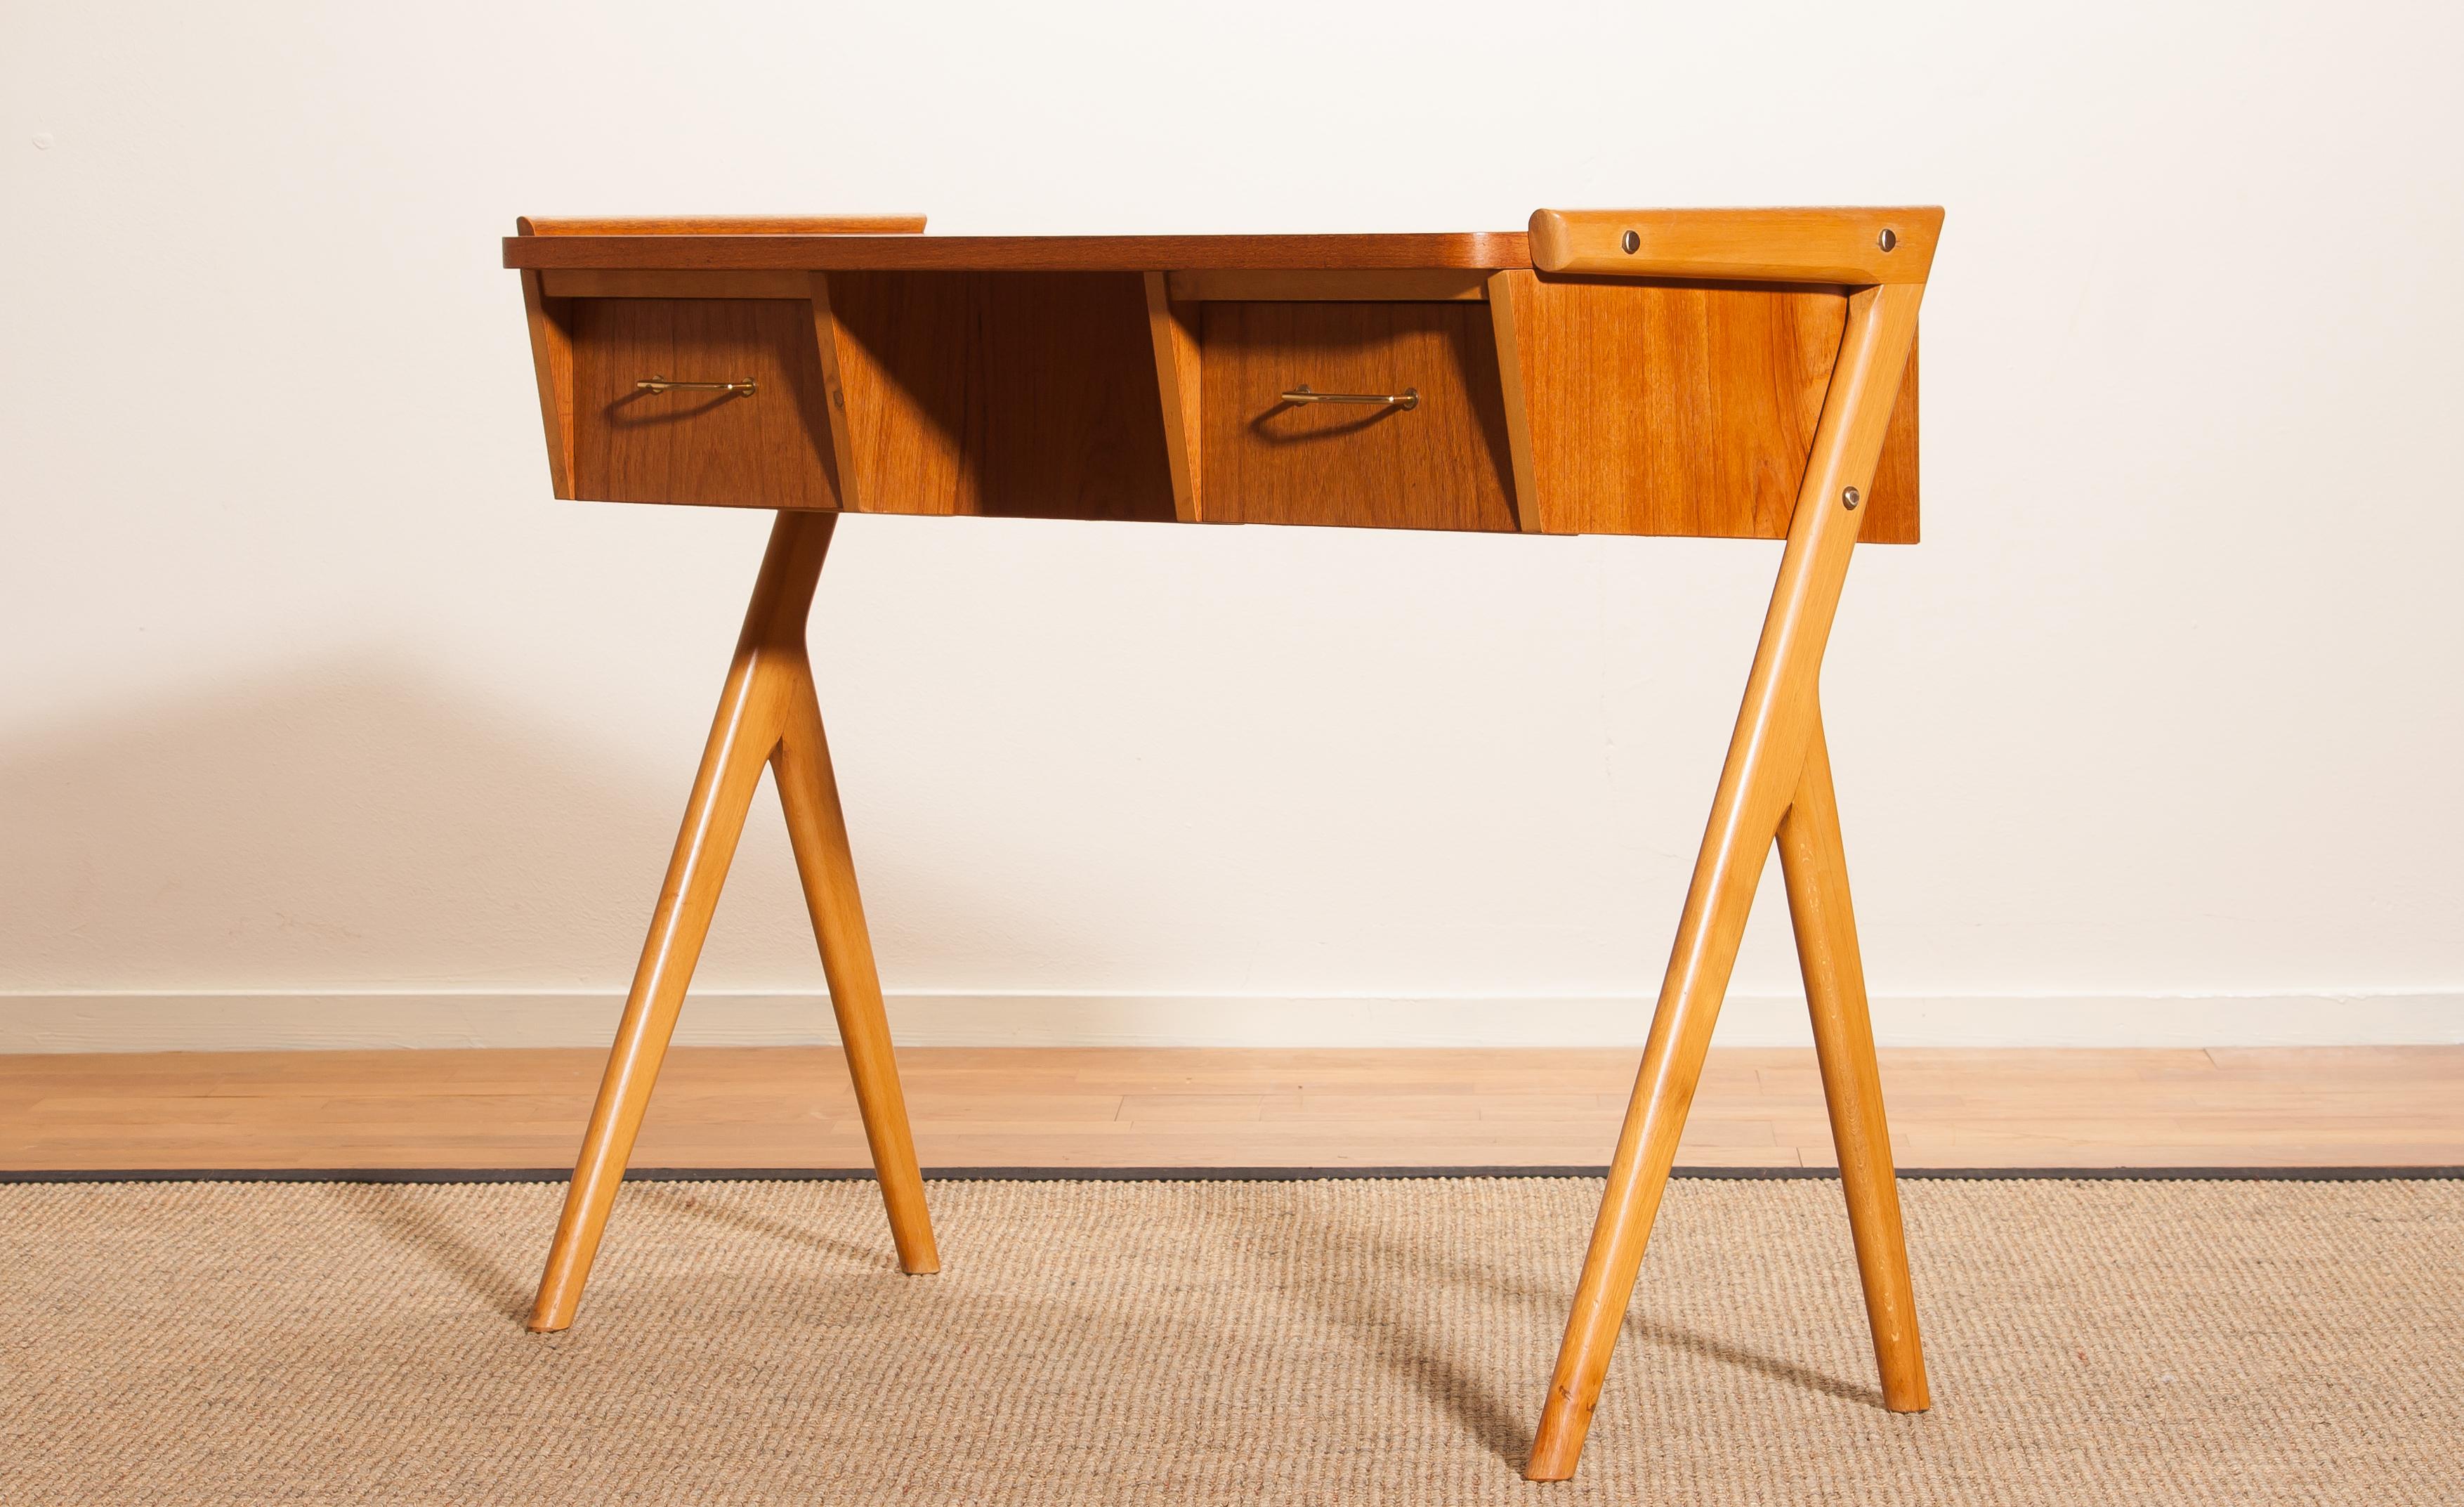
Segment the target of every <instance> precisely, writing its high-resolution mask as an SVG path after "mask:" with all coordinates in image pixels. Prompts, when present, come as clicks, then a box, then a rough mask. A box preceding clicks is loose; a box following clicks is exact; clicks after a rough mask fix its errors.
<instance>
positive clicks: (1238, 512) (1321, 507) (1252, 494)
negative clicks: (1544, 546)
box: [1199, 303, 1515, 530]
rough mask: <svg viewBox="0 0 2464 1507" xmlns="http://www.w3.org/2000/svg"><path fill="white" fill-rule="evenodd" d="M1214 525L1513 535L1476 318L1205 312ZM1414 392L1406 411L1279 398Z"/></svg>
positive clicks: (1415, 310)
mask: <svg viewBox="0 0 2464 1507" xmlns="http://www.w3.org/2000/svg"><path fill="white" fill-rule="evenodd" d="M1202 307H1203V309H1204V314H1203V316H1202V326H1201V332H1200V336H1199V365H1200V369H1201V371H1202V373H1203V377H1202V380H1201V384H1200V388H1199V416H1200V434H1201V440H1200V452H1201V466H1202V476H1203V479H1202V481H1201V483H1200V487H1199V491H1200V494H1201V495H1202V496H1203V498H1204V499H1205V513H1206V518H1207V520H1208V521H1210V522H1229V523H1331V524H1348V525H1354V526H1362V527H1373V528H1444V529H1496V530H1511V529H1512V528H1513V527H1514V526H1515V524H1514V508H1513V503H1512V500H1511V497H1512V492H1511V487H1512V479H1511V472H1510V466H1511V462H1510V459H1509V455H1510V452H1509V447H1508V444H1507V430H1506V407H1505V398H1504V395H1503V393H1502V391H1501V390H1500V385H1499V381H1498V369H1497V347H1496V345H1495V343H1494V340H1493V337H1492V335H1491V333H1490V329H1489V322H1488V310H1487V307H1486V305H1485V304H1481V303H1209V304H1205V305H1203V306H1202ZM1302 384H1307V385H1308V386H1309V387H1310V388H1314V389H1315V390H1317V391H1320V392H1400V391H1402V390H1404V389H1405V388H1418V389H1419V394H1420V401H1419V407H1417V408H1414V409H1410V410H1402V409H1373V408H1365V407H1350V406H1339V405H1334V404H1324V405H1312V406H1301V405H1295V404H1287V403H1285V402H1283V401H1281V400H1280V399H1279V398H1278V397H1277V394H1278V393H1281V392H1283V391H1285V390H1287V389H1288V388H1294V387H1296V386H1299V385H1302Z"/></svg>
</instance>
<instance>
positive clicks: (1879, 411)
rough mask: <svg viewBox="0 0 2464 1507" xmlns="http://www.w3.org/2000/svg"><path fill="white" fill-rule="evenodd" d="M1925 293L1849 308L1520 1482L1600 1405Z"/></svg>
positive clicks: (1544, 1464) (1894, 291)
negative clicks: (1851, 493)
mask: <svg viewBox="0 0 2464 1507" xmlns="http://www.w3.org/2000/svg"><path fill="white" fill-rule="evenodd" d="M1924 291H1925V290H1924V287H1923V285H1922V284H1889V285H1884V286H1881V287H1873V288H1862V289H1859V290H1858V291H1857V292H1855V293H1853V294H1851V295H1850V297H1849V300H1848V323H1847V328H1846V330H1845V331H1844V333H1843V334H1842V336H1841V339H1840V347H1839V359H1838V362H1837V365H1836V366H1834V368H1833V371H1832V379H1831V388H1830V392H1829V394H1828V395H1827V396H1826V397H1825V399H1824V401H1823V406H1822V419H1821V422H1820V424H1819V425H1818V426H1817V427H1816V429H1815V436H1814V448H1813V452H1812V454H1811V455H1810V456H1809V457H1808V460H1807V463H1806V471H1805V480H1804V485H1803V487H1802V488H1801V489H1800V491H1799V492H1798V495H1797V502H1796V511H1795V514H1794V515H1793V518H1792V519H1791V521H1790V524H1789V535H1788V549H1787V552H1786V553H1785V554H1783V555H1782V556H1781V558H1780V567H1779V581H1778V583H1777V585H1776V586H1775V587H1774V588H1773V589H1772V593H1771V609H1770V611H1769V612H1768V613H1767V614H1766V615H1765V616H1764V619H1763V633H1762V640H1761V642H1760V643H1759V644H1758V645H1757V646H1756V648H1755V650H1754V664H1753V669H1752V671H1751V672H1750V673H1749V675H1748V676H1747V677H1746V695H1745V701H1744V704H1743V705H1742V706H1741V707H1740V708H1739V709H1738V713H1737V727H1736V732H1735V733H1734V735H1733V736H1732V737H1731V738H1730V740H1729V742H1728V757H1727V764H1726V765H1723V766H1722V768H1721V771H1720V787H1719V791H1718V793H1717V794H1716V795H1714V796H1713V797H1712V801H1711V820H1710V825H1709V829H1708V830H1707V831H1705V833H1704V836H1703V848H1702V852H1701V853H1700V854H1699V855H1698V856H1697V857H1696V859H1695V863H1694V878H1693V882H1692V884H1691V885H1690V886H1689V887H1688V889H1687V891H1686V895H1685V910H1684V913H1683V916H1681V917H1680V918H1679V920H1678V923H1677V942H1676V945H1675V946H1674V948H1672V949H1671V951H1670V954H1669V959H1668V972H1667V975H1666V977H1665V979H1664V980H1663V981H1662V983H1661V989H1660V1005H1659V1008H1658V1011H1657V1012H1656V1013H1655V1014H1654V1016H1653V1017H1652V1023H1651V1034H1650V1036H1649V1038H1648V1039H1647V1040H1646V1041H1645V1043H1644V1046H1643V1053H1642V1070H1641V1072H1640V1074H1639V1075H1638V1077H1637V1079H1636V1082H1635V1090H1634V1098H1633V1101H1632V1102H1631V1104H1630V1105H1629V1106H1628V1108H1627V1110H1626V1118H1625V1126H1624V1129H1623V1130H1622V1131H1620V1132H1619V1134H1618V1136H1617V1154H1616V1156H1615V1157H1614V1159H1613V1160H1612V1161H1611V1163H1610V1165H1609V1177H1608V1188H1607V1191H1606V1193H1605V1194H1604V1195H1603V1197H1602V1198H1601V1201H1600V1212H1599V1218H1598V1220H1597V1222H1596V1223H1595V1225H1594V1226H1593V1228H1592V1243H1591V1249H1590V1251H1589V1252H1587V1253H1586V1254H1585V1256H1584V1258H1583V1274H1582V1278H1581V1280H1580V1282H1579V1283H1578V1284H1577V1286H1576V1288H1575V1292H1574V1305H1573V1313H1572V1314H1571V1315H1570V1316H1569V1317H1568V1319H1567V1321H1566V1338H1565V1341H1564V1343H1563V1344H1562V1345H1561V1346H1560V1347H1559V1349H1558V1352H1557V1367H1556V1372H1555V1374H1554V1376H1553V1377H1552V1378H1551V1381H1550V1384H1549V1397H1548V1401H1547V1403H1546V1405H1545V1406H1544V1407H1543V1408H1542V1410H1541V1414H1540V1427H1539V1429H1538V1431H1537V1433H1536V1434H1535V1436H1534V1438H1533V1440H1532V1445H1531V1458H1530V1461H1529V1464H1528V1465H1526V1466H1525V1468H1524V1474H1525V1475H1526V1476H1527V1477H1529V1479H1532V1480H1535V1481H1553V1480H1564V1479H1565V1478H1567V1477H1568V1476H1571V1475H1573V1474H1574V1465H1575V1462H1576V1461H1577V1460H1578V1459H1579V1458H1580V1457H1581V1455H1582V1449H1583V1437H1584V1435H1585V1434H1586V1433H1587V1432H1588V1431H1589V1429H1590V1428H1591V1421H1592V1412H1593V1409H1594V1408H1595V1407H1598V1405H1599V1396H1600V1387H1601V1385H1602V1384H1603V1383H1604V1382H1605V1381H1606V1380H1607V1377H1608V1368H1609V1358H1610V1355H1611V1353H1612V1352H1613V1351H1614V1350H1615V1349H1616V1346H1617V1332H1618V1330H1619V1329H1620V1328H1621V1327H1622V1326H1623V1324H1624V1321H1625V1310H1626V1305H1627V1303H1628V1302H1629V1301H1630V1300H1631V1299H1632V1297H1633V1296H1634V1283H1635V1277H1636V1274H1638V1273H1639V1271H1640V1270H1641V1267H1642V1256H1643V1250H1644V1248H1645V1246H1646V1245H1647V1244H1648V1243H1649V1241H1650V1239H1651V1225H1652V1220H1653V1219H1654V1217H1656V1216H1657V1215H1658V1213H1659V1211H1660V1200H1661V1193H1662V1192H1663V1191H1664V1190H1665V1189H1666V1187H1667V1183H1668V1170H1669V1168H1670V1166H1671V1165H1673V1164H1674V1163H1675V1161H1676V1157H1677V1141H1678V1137H1679V1135H1680V1134H1681V1133H1682V1132H1683V1129H1684V1123H1685V1111H1686V1108H1687V1106H1688V1105H1690V1104H1691V1103H1692V1101H1693V1097H1694V1086H1695V1083H1696V1080H1697V1079H1698V1078H1699V1077H1700V1076H1701V1075H1702V1071H1703V1060H1704V1053H1705V1052H1706V1051H1707V1050H1708V1049H1709V1047H1710V1042H1711V1027H1712V1024H1713V1022H1714V1021H1715V1020H1716V1019H1717V1017H1718V1015H1719V1010H1720V1002H1721V999H1722V997H1723V996H1724V995H1725V994H1726V993H1727V986H1728V974H1729V970H1730V969H1731V968H1732V967H1733V966H1734V965H1735V964H1736V958H1737V942H1738V939H1739V938H1740V937H1741V936H1742V935H1743V933H1744V931H1745V924H1746V914H1747V912H1748V911H1749V909H1750V908H1751V906H1752V904H1753V898H1754V886H1755V884H1756V883H1757V882H1758V881H1759V880H1760V878H1761V876H1762V867H1763V863H1764V861H1765V859H1766V858H1767V856H1768V855H1769V853H1770V852H1771V842H1772V839H1773V838H1774V836H1775V835H1776V834H1777V832H1778V831H1779V822H1780V817H1781V815H1782V813H1783V812H1785V811H1786V810H1787V809H1788V806H1789V802H1790V800H1791V799H1792V798H1793V796H1794V794H1795V791H1796V783H1797V777H1798V774H1799V772H1800V771H1801V770H1802V768H1803V767H1804V763H1805V754H1806V748H1807V745H1808V742H1809V741H1810V739H1811V737H1812V735H1813V731H1814V726H1815V720H1816V715H1817V713H1816V705H1815V687H1816V683H1817V681H1818V679H1819V676H1820V674H1821V669H1822V651H1823V647H1824V645H1825V644H1826V643H1827V642H1828V640H1829V638H1830V633H1831V620H1832V617H1833V615H1834V613H1835V612H1836V611H1837V608H1838V605H1839V591H1840V587H1841V586H1842V584H1843V583H1844V582H1845V580H1846V577H1847V572H1848V557H1849V555H1850V553H1851V551H1853V550H1854V549H1855V547H1856V543H1857V525H1858V522H1859V509H1858V508H1857V507H1854V506H1851V505H1849V503H1848V501H1847V497H1846V494H1847V489H1849V488H1852V487H1853V488H1855V489H1856V490H1857V492H1858V494H1859V500H1861V497H1862V494H1863V492H1864V490H1865V489H1866V488H1868V487H1870V486H1871V485H1872V484H1873V475H1874V464H1875V461H1876V460H1877V459H1878V458H1879V457H1880V455H1881V448H1882V434H1883V430H1884V428H1885V426H1886V425H1887V424H1888V423H1889V421H1890V416H1891V404H1892V401H1893V399H1894V398H1896V397H1897V395H1898V391H1899V382H1900V373H1901V371H1902V370H1903V368H1905V366H1907V359H1908V347H1909V344H1910V343H1911V342H1912V341H1913V340H1914V339H1915V336H1916V316H1917V304H1918V301H1919V299H1921V298H1922V297H1923V295H1924Z"/></svg>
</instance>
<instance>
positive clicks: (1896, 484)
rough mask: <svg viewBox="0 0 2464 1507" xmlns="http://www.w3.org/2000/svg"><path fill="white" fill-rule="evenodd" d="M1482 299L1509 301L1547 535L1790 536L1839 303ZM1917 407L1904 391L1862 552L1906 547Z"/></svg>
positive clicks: (1716, 295) (1582, 287)
mask: <svg viewBox="0 0 2464 1507" xmlns="http://www.w3.org/2000/svg"><path fill="white" fill-rule="evenodd" d="M1491 297H1492V299H1496V298H1500V297H1503V298H1507V299H1511V300H1512V308H1511V313H1510V318H1511V319H1512V320H1513V321H1514V324H1515V329H1516V336H1517V340H1516V346H1517V349H1518V351H1519V353H1520V356H1521V364H1522V370H1523V385H1524V393H1525V398H1526V402H1527V406H1528V413H1529V430H1530V447H1531V466H1532V472H1533V484H1534V486H1535V487H1536V489H1537V492H1538V503H1539V513H1540V521H1541V526H1542V528H1543V529H1545V530H1546V531H1547V532H1550V533H1557V534H1678V535H1697V536H1708V537H1713V538H1739V539H1780V538H1785V537H1786V536H1787V533H1788V525H1789V517H1790V514H1791V513H1792V512H1793V510H1794V508H1795V505H1796V493H1797V487H1798V483H1799V482H1800V481H1801V480H1802V478H1803V476H1804V474H1805V462H1806V456H1807V454H1809V452H1810V451H1811V449H1812V447H1813V442H1814V428H1815V421H1816V420H1817V419H1818V418H1819V417H1820V415H1821V412H1822V396H1823V393H1824V391H1825V390H1826V388H1828V386H1829V384H1830V379H1831V367H1832V364H1833V363H1834V362H1835V361H1836V360H1837V355H1838V349H1839V338H1840V332H1841V330H1842V328H1843V327H1844V326H1845V323H1846V321H1847V299H1845V298H1844V297H1843V296H1841V295H1839V294H1837V293H1835V292H1831V291H1828V290H1820V289H1768V290H1767V289H1758V288H1744V287H1733V286H1702V285H1691V286H1659V285H1649V284H1639V283H1627V282H1612V281H1605V280H1581V279H1559V278H1547V279H1543V278H1540V277H1535V276H1533V275H1531V274H1529V273H1508V274H1505V275H1503V276H1501V277H1499V278H1498V279H1497V280H1496V284H1495V286H1494V288H1493V289H1492V293H1491ZM1915 408H1916V397H1915V391H1914V388H1912V387H1910V388H1905V389H1903V392H1902V394H1901V397H1900V402H1899V406H1898V408H1897V410H1895V411H1894V416H1893V423H1892V426H1891V432H1890V435H1889V437H1888V438H1887V439H1886V441H1885V443H1884V448H1883V455H1882V461H1881V466H1880V468H1879V469H1878V470H1877V472H1876V476H1875V483H1874V487H1873V494H1874V495H1873V497H1872V498H1871V499H1870V500H1869V502H1868V503H1867V506H1868V507H1869V508H1870V509H1871V511H1870V512H1869V513H1868V514H1867V516H1866V519H1865V521H1864V526H1863V529H1862V531H1861V533H1860V536H1859V537H1860V538H1862V539H1863V540H1864V541H1866V542H1867V543H1914V542H1915V540H1916V537H1917V494H1916V466H1915V440H1916V433H1915Z"/></svg>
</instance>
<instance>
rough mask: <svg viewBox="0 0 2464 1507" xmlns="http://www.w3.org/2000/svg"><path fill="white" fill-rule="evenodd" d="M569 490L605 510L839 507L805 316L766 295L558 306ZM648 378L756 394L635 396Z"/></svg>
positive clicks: (821, 389)
mask: <svg viewBox="0 0 2464 1507" xmlns="http://www.w3.org/2000/svg"><path fill="white" fill-rule="evenodd" d="M571 308H572V310H573V313H572V316H571V329H572V349H573V358H572V359H573V385H574V394H575V408H576V421H577V422H576V424H575V431H574V436H575V443H574V485H575V487H576V489H577V490H578V491H579V492H580V493H581V494H582V495H583V497H589V498H598V499H605V500H606V501H610V502H701V503H730V502H738V501H742V500H744V499H750V498H761V499H770V500H769V502H768V505H769V506H773V507H787V508H799V509H812V508H831V507H836V506H837V505H838V500H837V490H838V489H837V484H836V479H835V477H836V468H835V464H834V461H833V457H832V453H831V447H830V444H829V439H828V432H829V431H828V424H829V420H828V414H827V411H826V405H827V403H828V399H827V397H826V395H825V388H824V385H823V381H822V371H821V365H820V361H819V358H818V356H817V354H816V351H815V348H814V344H813V326H812V321H810V319H809V318H807V317H806V315H805V312H804V308H803V305H802V304H799V303H791V302H787V301H785V300H782V299H576V300H574V302H573V303H572V305H571ZM649 376H666V377H672V378H676V379H679V380H686V381H691V380H701V379H707V380H717V381H728V382H740V381H746V380H750V381H752V382H754V383H755V384H756V385H757V388H758V391H757V395H756V396H753V397H750V398H740V397H734V396H730V395H727V394H724V393H715V392H691V391H671V392H645V391H642V390H640V389H639V388H636V387H635V386H634V384H635V383H636V382H637V381H639V380H640V379H641V378H644V377H649Z"/></svg>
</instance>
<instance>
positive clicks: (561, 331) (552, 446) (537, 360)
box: [522, 272, 573, 498]
mask: <svg viewBox="0 0 2464 1507" xmlns="http://www.w3.org/2000/svg"><path fill="white" fill-rule="evenodd" d="M540 277H541V275H540V274H539V273H536V272H526V273H523V274H522V312H523V314H524V316H525V317H526V318H527V319H528V320H529V321H530V330H531V375H532V378H533V380H534V381H535V382H536V383H537V384H538V386H539V422H540V425H541V427H542V428H543V429H544V430H545V431H546V433H547V474H548V484H549V485H550V486H551V487H553V488H554V489H555V492H556V495H557V496H558V497H561V498H569V497H571V496H573V331H572V329H571V328H570V325H571V321H572V319H573V309H572V306H571V305H569V304H568V303H566V302H565V301H564V300H563V299H558V298H552V297H550V296H549V295H548V293H547V290H546V289H545V288H544V287H542V286H541V284H540Z"/></svg>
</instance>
